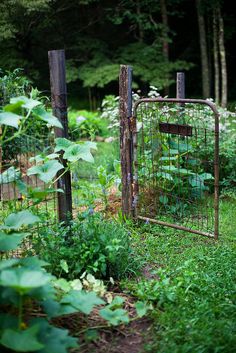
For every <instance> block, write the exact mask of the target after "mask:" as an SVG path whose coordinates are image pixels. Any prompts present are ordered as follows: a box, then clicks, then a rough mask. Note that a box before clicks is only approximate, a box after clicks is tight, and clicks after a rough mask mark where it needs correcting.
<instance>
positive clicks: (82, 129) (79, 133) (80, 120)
mask: <svg viewBox="0 0 236 353" xmlns="http://www.w3.org/2000/svg"><path fill="white" fill-rule="evenodd" d="M68 117H69V134H70V137H71V138H72V139H74V140H76V139H80V138H88V137H89V138H91V139H94V138H95V136H104V135H107V121H106V120H105V119H101V118H100V116H99V113H98V112H89V111H87V110H78V111H70V112H69V114H68Z"/></svg>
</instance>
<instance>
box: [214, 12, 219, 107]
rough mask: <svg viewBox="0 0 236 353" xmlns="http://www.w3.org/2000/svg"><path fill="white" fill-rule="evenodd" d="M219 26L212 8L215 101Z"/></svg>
mask: <svg viewBox="0 0 236 353" xmlns="http://www.w3.org/2000/svg"><path fill="white" fill-rule="evenodd" d="M218 35H219V27H218V21H217V16H216V11H215V10H213V56H214V91H215V102H216V104H219V103H220V66H219V44H218V38H219V37H218Z"/></svg>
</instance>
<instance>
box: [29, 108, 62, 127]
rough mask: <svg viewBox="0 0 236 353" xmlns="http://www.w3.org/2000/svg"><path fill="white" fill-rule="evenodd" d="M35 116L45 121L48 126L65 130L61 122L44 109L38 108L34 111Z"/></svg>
mask: <svg viewBox="0 0 236 353" xmlns="http://www.w3.org/2000/svg"><path fill="white" fill-rule="evenodd" d="M33 113H34V115H36V116H37V117H38V118H40V119H42V120H43V121H45V122H46V123H47V124H49V125H51V126H54V127H58V128H59V129H63V126H62V124H61V122H60V121H59V120H58V119H57V118H56V117H55V116H54V115H52V114H51V113H49V112H47V111H46V110H45V109H44V108H43V107H37V108H35V109H34V110H33Z"/></svg>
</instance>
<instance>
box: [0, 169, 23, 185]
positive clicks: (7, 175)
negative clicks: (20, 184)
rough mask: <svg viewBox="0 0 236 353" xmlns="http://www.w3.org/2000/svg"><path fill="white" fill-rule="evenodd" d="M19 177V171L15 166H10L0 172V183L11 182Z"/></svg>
mask: <svg viewBox="0 0 236 353" xmlns="http://www.w3.org/2000/svg"><path fill="white" fill-rule="evenodd" d="M19 178H20V171H19V170H17V169H15V167H10V168H8V169H7V170H5V172H3V173H2V174H0V184H8V183H12V182H14V181H16V180H18V179H19Z"/></svg>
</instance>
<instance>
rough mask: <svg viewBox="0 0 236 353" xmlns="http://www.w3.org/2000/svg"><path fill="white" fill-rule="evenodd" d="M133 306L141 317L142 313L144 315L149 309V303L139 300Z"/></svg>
mask: <svg viewBox="0 0 236 353" xmlns="http://www.w3.org/2000/svg"><path fill="white" fill-rule="evenodd" d="M134 306H135V309H136V312H137V315H138V317H143V316H144V315H146V313H147V311H148V309H150V305H147V304H146V303H144V302H141V301H138V302H136V303H135V305H134Z"/></svg>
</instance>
